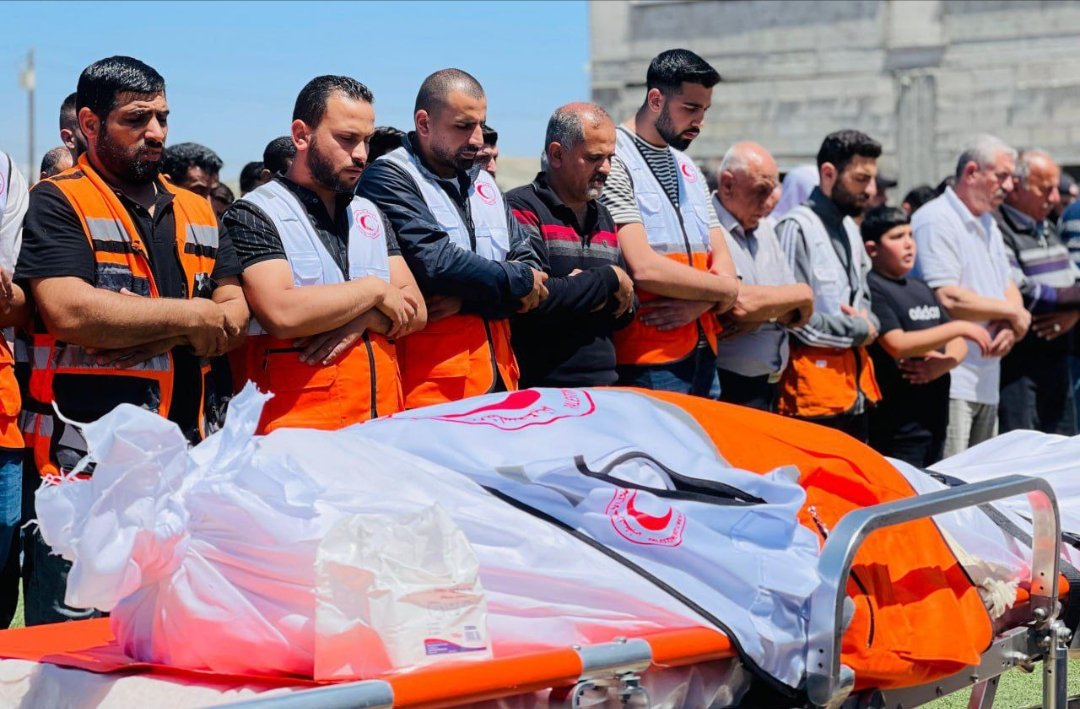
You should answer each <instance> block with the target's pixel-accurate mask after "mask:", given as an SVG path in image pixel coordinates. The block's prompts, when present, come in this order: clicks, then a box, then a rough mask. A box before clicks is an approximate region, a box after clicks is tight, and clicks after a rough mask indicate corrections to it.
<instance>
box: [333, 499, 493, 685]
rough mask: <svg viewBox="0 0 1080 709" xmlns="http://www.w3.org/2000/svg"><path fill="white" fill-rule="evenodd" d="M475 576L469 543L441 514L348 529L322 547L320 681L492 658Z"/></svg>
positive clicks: (346, 522)
mask: <svg viewBox="0 0 1080 709" xmlns="http://www.w3.org/2000/svg"><path fill="white" fill-rule="evenodd" d="M479 574H480V566H479V564H478V563H477V561H476V555H475V554H473V551H472V547H470V546H469V542H468V540H467V539H466V538H465V533H464V532H462V531H461V529H460V528H459V527H458V526H457V525H456V524H454V520H453V519H451V518H450V516H449V515H448V514H447V513H446V512H445V511H444V510H443V509H442V507H440V506H439V505H432V506H431V507H428V508H427V509H424V510H421V511H420V512H417V513H415V514H409V515H397V516H395V515H382V514H368V515H355V516H353V517H349V518H346V519H342V520H341V521H340V522H338V523H337V524H335V525H334V526H333V528H331V529H330V531H329V532H328V533H327V535H326V536H325V537H324V539H323V541H322V544H320V545H319V552H318V561H317V568H316V575H317V583H318V599H317V605H316V609H315V637H316V641H315V642H316V653H315V657H316V660H315V674H316V675H318V676H319V677H324V678H330V677H356V676H372V675H375V674H383V673H386V672H390V671H392V670H398V671H401V670H405V669H410V668H414V667H419V666H423V665H427V664H431V663H432V662H435V661H438V660H440V659H442V658H444V657H448V656H449V657H453V658H454V659H458V660H461V659H469V660H485V659H488V658H490V657H491V646H490V644H489V642H488V632H487V603H486V601H485V598H484V592H483V589H482V588H481V586H480V576H479ZM330 663H334V664H333V665H331V664H330Z"/></svg>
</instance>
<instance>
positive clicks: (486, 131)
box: [480, 123, 499, 148]
mask: <svg viewBox="0 0 1080 709" xmlns="http://www.w3.org/2000/svg"><path fill="white" fill-rule="evenodd" d="M480 134H481V135H483V136H484V145H486V146H487V147H489V148H494V147H495V146H496V145H498V144H499V131H497V130H495V129H494V128H492V127H491V126H489V125H488V124H487V123H481V124H480Z"/></svg>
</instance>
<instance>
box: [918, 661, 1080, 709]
mask: <svg viewBox="0 0 1080 709" xmlns="http://www.w3.org/2000/svg"><path fill="white" fill-rule="evenodd" d="M1077 694H1080V660H1069V696H1070V697H1073V696H1076V695H1077ZM970 695H971V691H970V690H965V691H963V692H957V693H956V694H953V695H950V696H948V697H942V698H941V699H938V700H937V701H933V702H930V703H929V704H926V705H924V706H926V707H928V709H967V705H968V697H969V696H970ZM1041 704H1042V663H1041V662H1040V663H1039V664H1038V665H1036V667H1035V671H1034V672H1032V673H1030V674H1028V673H1027V672H1024V671H1023V670H1010V671H1008V672H1006V673H1005V674H1003V675H1002V676H1001V683H1000V684H999V685H998V691H997V697H996V698H995V701H994V706H995V707H1000V708H1001V709H1021V708H1022V707H1031V706H1039V705H1041Z"/></svg>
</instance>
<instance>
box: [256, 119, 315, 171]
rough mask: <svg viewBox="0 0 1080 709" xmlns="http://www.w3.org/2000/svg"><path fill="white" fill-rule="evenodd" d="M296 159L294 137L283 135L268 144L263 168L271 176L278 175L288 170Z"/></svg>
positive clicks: (264, 153)
mask: <svg viewBox="0 0 1080 709" xmlns="http://www.w3.org/2000/svg"><path fill="white" fill-rule="evenodd" d="M301 120H303V119H301ZM304 122H305V123H307V121H304ZM295 157H296V145H295V144H294V143H293V142H292V136H291V135H283V136H281V137H279V138H274V139H273V140H271V141H270V142H269V143H267V144H266V148H265V149H264V150H263V167H264V168H266V169H267V170H269V171H270V174H271V175H276V174H278V173H279V172H285V171H286V170H288V169H289V161H290V160H292V159H293V158H295Z"/></svg>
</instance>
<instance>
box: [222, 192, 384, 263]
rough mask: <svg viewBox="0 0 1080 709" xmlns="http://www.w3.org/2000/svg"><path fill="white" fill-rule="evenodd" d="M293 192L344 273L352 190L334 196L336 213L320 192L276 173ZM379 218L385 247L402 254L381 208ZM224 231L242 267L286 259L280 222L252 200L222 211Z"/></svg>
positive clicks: (235, 203)
mask: <svg viewBox="0 0 1080 709" xmlns="http://www.w3.org/2000/svg"><path fill="white" fill-rule="evenodd" d="M274 179H275V180H277V181H278V182H280V183H281V184H282V185H283V186H284V187H286V188H287V189H288V190H289V191H290V192H292V193H293V194H294V195H295V196H296V198H297V200H298V201H299V202H300V204H302V205H303V207H304V209H305V211H307V215H308V219H310V220H311V226H312V228H313V229H315V233H316V234H317V235H318V237H319V241H321V242H322V244H323V246H325V247H326V250H327V251H328V252H329V253H330V256H332V257H333V259H334V262H335V263H337V265H338V268H340V269H341V272H342V273H348V272H349V226H350V222H349V204H350V203H352V200H353V194H352V193H351V192H340V193H338V194H337V195H335V196H334V213H333V214H330V213H329V212H327V211H326V205H324V204H323V201H322V199H321V198H320V197H319V195H317V194H315V192H313V191H312V190H309V189H308V188H307V187H304V186H302V185H298V184H296V183H295V182H293V181H292V180H290V179H289V178H287V177H285V176H284V175H281V174H278V175H276V176H275V177H274ZM379 218H380V219H382V223H383V231H384V233H385V234H386V250H387V253H388V254H389V255H390V256H400V255H401V249H400V248H399V247H398V242H397V236H396V235H395V234H394V230H393V228H392V227H391V226H390V221H389V220H388V219H387V218H386V215H384V214H383V213H382V212H381V211H380V212H379ZM221 232H222V234H223V235H224V234H227V235H228V237H229V241H231V242H232V243H233V245H234V246H235V248H236V253H237V255H238V257H239V260H240V264H241V266H242V268H244V269H247V268H250V267H251V266H254V265H255V264H257V263H260V262H262V261H269V260H273V259H284V258H286V256H285V247H284V246H283V245H282V243H281V237H280V236H279V235H278V230H277V226H275V225H274V221H273V220H272V219H270V217H269V216H267V214H266V212H264V211H263V210H261V209H259V208H258V207H256V206H255V205H254V204H252V203H251V202H248V201H247V200H245V199H243V198H240V199H238V200H237V201H235V202H233V203H232V205H230V206H229V208H228V209H227V210H225V213H224V214H222V215H221Z"/></svg>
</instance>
